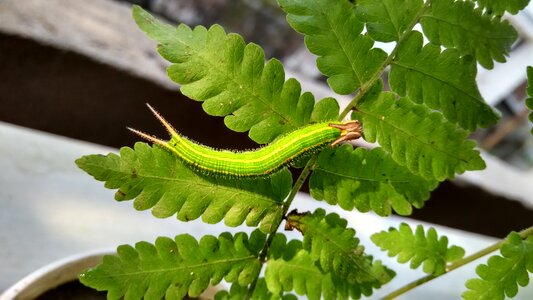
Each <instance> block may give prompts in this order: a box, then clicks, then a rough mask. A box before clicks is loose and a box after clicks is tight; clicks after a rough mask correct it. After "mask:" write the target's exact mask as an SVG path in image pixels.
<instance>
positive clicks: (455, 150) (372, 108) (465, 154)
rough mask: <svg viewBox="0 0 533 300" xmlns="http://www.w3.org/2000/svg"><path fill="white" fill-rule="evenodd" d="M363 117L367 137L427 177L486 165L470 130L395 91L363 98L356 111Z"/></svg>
mask: <svg viewBox="0 0 533 300" xmlns="http://www.w3.org/2000/svg"><path fill="white" fill-rule="evenodd" d="M352 118H353V119H358V120H362V124H363V128H364V136H365V139H366V140H368V141H369V142H375V141H376V140H377V141H379V144H380V145H381V146H382V147H383V149H384V150H386V151H387V152H389V153H390V154H391V156H392V158H393V159H394V160H395V161H396V162H397V163H398V164H400V165H402V166H406V167H407V168H408V169H409V170H410V171H411V172H413V173H415V174H419V175H420V176H422V177H423V178H425V179H427V180H435V179H436V180H439V181H440V180H444V179H446V178H451V177H453V176H454V174H455V173H463V172H464V171H466V170H480V169H483V168H484V167H485V163H484V161H483V160H482V159H481V157H480V155H479V152H478V151H476V150H474V149H473V148H474V146H475V142H473V141H470V140H465V138H466V137H467V132H466V131H465V130H461V129H459V128H457V127H456V126H454V125H453V124H451V123H449V122H446V121H445V120H444V118H443V117H442V115H441V114H440V113H437V112H431V111H430V110H429V109H428V108H427V107H426V106H424V105H418V104H414V103H413V102H412V101H411V100H409V99H407V98H400V99H398V100H396V96H395V94H393V93H388V92H385V93H381V94H380V95H379V97H378V98H377V99H372V100H371V101H370V99H369V101H363V102H362V103H360V104H359V105H358V106H357V109H356V111H354V113H353V115H352Z"/></svg>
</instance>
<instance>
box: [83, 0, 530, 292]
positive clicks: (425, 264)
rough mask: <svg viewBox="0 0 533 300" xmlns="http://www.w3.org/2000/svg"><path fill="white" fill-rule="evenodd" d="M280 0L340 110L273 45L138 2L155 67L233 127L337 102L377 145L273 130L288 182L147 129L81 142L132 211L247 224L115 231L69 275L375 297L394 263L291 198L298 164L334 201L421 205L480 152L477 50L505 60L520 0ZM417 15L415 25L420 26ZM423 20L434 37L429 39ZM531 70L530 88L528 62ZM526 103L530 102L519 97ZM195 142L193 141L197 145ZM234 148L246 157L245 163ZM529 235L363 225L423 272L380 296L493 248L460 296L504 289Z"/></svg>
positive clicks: (302, 116)
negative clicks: (473, 136)
mask: <svg viewBox="0 0 533 300" xmlns="http://www.w3.org/2000/svg"><path fill="white" fill-rule="evenodd" d="M278 3H279V5H280V7H281V8H282V9H283V11H284V12H285V13H286V14H287V21H288V22H289V24H290V25H291V26H292V27H293V28H294V29H295V30H296V31H298V32H300V33H301V34H303V35H304V38H305V44H306V46H307V48H308V49H309V51H310V52H311V53H313V54H314V55H316V56H317V60H316V63H317V67H318V69H319V70H320V71H321V72H322V73H323V74H324V75H325V76H326V77H327V82H328V85H329V86H330V87H331V89H332V90H333V91H334V92H336V93H338V94H342V95H347V94H352V95H353V99H352V101H351V102H350V103H349V104H348V105H347V106H346V107H343V108H342V110H341V108H340V106H339V103H338V102H337V100H336V99H334V98H325V99H321V100H317V99H315V98H314V96H313V95H312V94H311V93H309V92H303V91H302V89H301V86H300V83H299V82H298V81H297V80H296V79H293V78H290V79H285V72H284V69H283V65H282V64H281V62H280V61H278V60H276V59H270V60H268V61H266V63H265V56H264V53H263V50H262V49H261V47H260V46H258V45H256V44H253V43H249V44H246V43H245V42H244V40H243V39H242V38H241V37H240V36H239V35H237V34H233V33H230V34H228V33H226V32H225V31H224V29H223V28H222V27H220V26H218V25H213V26H211V27H210V28H205V27H202V26H198V27H195V28H190V27H188V26H186V25H184V24H181V25H179V26H178V27H174V26H171V25H168V24H165V23H163V22H161V21H158V20H157V19H156V18H154V17H153V16H151V15H150V14H149V13H147V12H146V11H144V10H142V9H141V8H140V7H137V6H134V7H133V18H134V19H135V21H136V23H137V25H138V26H139V27H140V29H141V30H142V31H144V32H145V33H146V35H147V36H148V37H149V38H152V39H154V40H156V41H157V42H158V43H159V46H158V48H157V50H158V52H159V54H160V55H161V56H162V57H163V58H165V59H166V60H168V61H169V62H170V63H171V65H170V67H168V70H167V72H168V76H169V77H170V78H171V79H172V80H173V81H175V82H176V83H178V84H180V89H181V93H182V94H184V95H185V96H187V97H189V98H191V99H193V100H196V101H199V102H201V105H202V107H203V109H204V110H205V112H206V113H207V114H209V115H213V116H220V117H224V121H225V124H226V126H227V127H228V128H229V129H231V130H234V131H237V132H248V135H249V137H250V138H251V139H252V140H254V141H255V142H257V143H258V144H268V143H271V142H273V141H279V140H280V139H279V138H280V137H282V136H284V135H285V134H287V133H289V132H299V130H302V128H305V126H307V125H309V124H315V123H316V124H318V123H320V122H340V121H343V120H345V119H346V118H350V119H352V120H358V121H359V123H357V124H360V125H362V128H363V129H362V133H361V134H362V135H363V138H364V139H365V140H367V141H369V142H377V144H379V146H378V147H376V148H374V149H365V148H360V147H359V148H357V147H354V146H352V145H346V144H345V145H340V146H335V147H327V146H326V147H318V148H315V147H311V148H312V149H311V148H309V149H307V148H305V147H303V146H302V145H300V144H298V143H297V142H289V143H290V144H287V145H283V146H284V147H285V146H286V147H296V148H295V149H296V150H302V151H301V152H298V151H296V150H295V151H296V152H294V153H297V157H296V154H295V157H289V159H290V160H294V161H295V162H294V163H293V166H295V167H298V166H299V167H303V170H302V172H301V175H300V176H299V177H298V178H297V179H296V180H295V181H294V182H293V178H292V176H291V173H290V172H288V170H287V168H286V167H285V165H284V163H283V162H280V164H281V165H280V166H279V168H276V171H275V172H273V173H272V174H268V175H266V176H259V177H246V176H242V177H237V176H224V175H220V174H216V173H213V172H211V171H210V170H209V168H203V167H202V165H201V162H195V161H194V160H193V161H188V160H186V159H183V157H182V156H179V155H176V153H173V152H172V151H178V150H176V149H177V148H176V149H175V148H173V147H172V143H176V140H175V139H173V140H171V142H170V143H166V142H164V141H160V140H157V139H155V138H152V137H150V136H149V135H143V136H144V137H147V138H148V139H150V140H152V141H154V142H156V145H154V146H150V145H148V144H146V143H142V142H139V143H137V144H135V146H134V147H133V149H132V148H129V147H124V148H122V149H121V150H120V153H119V154H113V153H111V154H109V155H106V156H102V155H88V156H84V157H82V158H80V159H78V160H77V161H76V163H77V165H78V166H79V167H80V168H81V169H83V170H84V171H85V172H87V173H88V174H90V175H91V176H93V177H94V178H95V179H96V180H99V181H103V182H105V187H106V188H110V189H116V190H117V192H116V194H115V199H116V200H117V201H129V200H133V206H134V208H135V209H137V210H147V209H151V210H152V213H153V215H154V216H155V217H158V218H166V217H171V216H176V217H177V218H178V220H180V221H183V222H187V221H190V220H193V219H197V218H201V219H202V220H203V221H204V222H206V223H209V224H215V223H218V222H220V221H222V220H224V223H225V225H227V226H230V227H234V226H239V225H242V224H246V225H247V226H249V227H251V228H255V230H253V231H252V232H251V233H245V232H241V233H237V234H230V233H222V234H221V235H220V236H218V237H215V236H204V237H202V238H201V239H199V240H196V239H195V238H194V237H192V236H190V235H178V236H176V237H160V238H158V239H157V240H156V241H155V243H150V242H139V243H137V244H136V245H135V246H134V247H133V246H128V245H123V246H120V247H118V249H117V254H116V255H113V256H106V257H105V258H104V261H103V263H102V264H100V265H98V266H96V267H95V268H91V269H89V270H87V271H85V272H84V273H83V274H81V276H80V280H81V282H82V283H84V284H85V285H87V286H90V287H93V288H95V289H98V290H105V291H107V292H108V298H110V299H120V298H124V299H140V298H146V299H160V298H167V299H180V298H183V297H184V296H186V295H189V296H193V297H194V296H198V295H200V294H201V293H202V292H203V291H204V290H205V289H206V288H207V287H208V286H209V285H213V284H217V283H219V282H220V281H222V280H225V281H226V282H227V283H229V284H231V288H230V289H229V290H227V291H220V292H219V293H218V294H217V295H216V297H215V298H216V299H295V298H296V295H295V294H297V295H305V296H306V297H308V298H309V299H320V298H324V299H337V298H339V299H347V298H353V299H359V298H361V297H363V296H370V295H372V294H373V292H374V290H376V289H379V288H381V287H382V286H383V285H386V284H387V283H388V282H389V281H390V280H391V279H392V278H393V277H394V275H395V272H394V271H393V270H391V269H390V268H388V267H386V266H385V265H383V264H382V262H381V261H379V260H375V259H374V258H373V257H372V255H370V254H369V253H367V252H366V251H365V248H364V245H361V243H360V241H359V239H358V238H357V235H356V230H355V229H352V228H349V227H347V221H346V220H344V219H342V218H340V217H339V216H338V215H336V214H331V213H330V214H328V213H326V211H325V210H323V209H319V210H316V211H314V212H307V211H305V212H297V211H292V212H290V213H289V207H290V206H291V205H292V204H293V200H295V196H296V194H297V192H298V191H299V190H300V188H301V187H302V186H303V184H304V182H305V181H306V179H307V178H308V177H310V180H309V189H310V192H311V195H312V196H313V197H314V198H315V199H317V200H325V201H326V202H327V203H329V204H332V205H339V206H340V207H341V208H343V209H345V210H358V211H361V212H369V211H373V212H375V213H376V214H378V215H380V216H389V215H390V214H392V212H393V211H394V212H396V213H398V214H400V215H409V214H411V213H412V211H413V209H420V208H422V207H423V206H424V203H425V201H427V200H428V198H429V194H430V192H431V191H432V190H433V189H434V188H435V187H436V186H437V185H438V183H439V182H441V181H443V180H446V179H451V178H453V177H454V176H455V174H460V173H463V172H465V171H474V170H481V169H483V168H484V167H485V164H484V161H483V159H482V158H481V156H480V153H479V151H478V150H476V148H475V146H476V144H475V142H474V141H472V140H469V139H468V136H469V134H470V133H471V132H473V131H474V130H476V129H477V128H479V127H487V126H490V125H493V124H495V123H496V122H497V121H498V118H499V114H498V113H497V112H496V111H494V110H493V109H492V108H491V107H490V106H489V105H487V103H485V101H484V99H483V97H482V96H481V94H480V92H479V90H478V87H477V85H476V82H475V76H476V72H477V64H480V65H481V66H483V67H485V68H489V69H490V68H492V67H493V66H494V62H504V61H505V56H506V55H507V54H508V53H509V51H510V47H511V45H512V43H513V42H514V41H515V40H516V38H517V33H516V31H515V29H514V28H513V27H512V26H511V25H510V24H509V22H507V21H506V20H504V19H502V17H501V16H502V15H503V13H504V12H509V13H513V14H514V13H517V12H518V11H519V10H521V9H523V8H524V7H525V6H526V5H527V3H528V1H527V0H517V1H506V0H490V1H489V0H477V1H475V2H474V1H472V0H456V1H454V0H425V1H423V0H402V1H400V0H382V1H374V0H359V1H349V0H314V1H302V0H278ZM417 25H420V28H421V29H422V32H419V31H417V30H415V26H417ZM424 36H425V37H426V39H427V40H428V41H429V42H428V43H427V44H425V45H424V39H423V38H424ZM376 41H380V42H386V43H394V48H393V50H392V51H391V52H390V53H387V52H385V51H384V50H382V49H380V48H379V47H376V46H375V45H374V42H376ZM386 70H390V73H389V77H388V86H390V90H388V91H385V90H384V86H385V85H384V82H383V81H382V79H381V78H382V76H383V74H384V72H385V71H386ZM528 75H529V80H530V87H529V89H528V91H529V95H530V97H533V89H532V88H531V86H533V85H532V84H531V82H532V81H533V69H531V68H529V69H528ZM527 104H528V105H529V107H530V108H531V107H533V105H532V100H531V99H529V100H527ZM158 117H159V118H162V117H160V116H159V115H158ZM356 128H359V127H356ZM302 132H303V131H302ZM342 134H345V132H344V133H342ZM297 135H298V134H296V136H297ZM357 137H359V135H358V134H357V135H356V138H357ZM318 138H320V137H318ZM192 147H194V146H192ZM298 147H303V148H302V149H299V148H298ZM195 149H196V148H193V149H192V150H191V153H193V154H192V155H193V156H194V155H200V154H201V151H200V150H197V151H200V152H197V153H196V152H194V151H196V150H195ZM169 150H171V151H169ZM193 150H194V151H193ZM311 150H312V151H311ZM272 151H273V150H272ZM194 153H196V154H194ZM209 153H211V154H209V155H211V157H209V158H208V159H210V160H213V162H214V163H213V166H214V167H212V168H216V166H217V163H218V160H217V159H219V158H220V157H226V156H225V154H223V153H221V154H220V157H219V155H218V154H216V153H215V154H213V152H209ZM291 153H292V152H291ZM191 160H192V159H191ZM246 163H247V161H242V165H243V166H244V165H245V164H246ZM220 164H223V161H222V160H221V161H220ZM294 204H295V205H298V203H297V202H296V203H294ZM283 222H285V229H286V230H297V231H298V232H300V233H301V235H302V239H301V240H287V237H286V236H285V234H283V232H282V231H281V230H280V228H281V225H282V223H283ZM532 236H533V228H529V229H526V230H524V231H522V232H520V233H511V234H510V235H509V236H508V238H507V239H506V240H502V241H501V242H499V243H497V244H495V245H493V246H491V247H489V248H487V249H482V250H480V251H479V252H477V253H474V254H471V255H469V256H467V257H463V256H464V254H465V253H464V250H463V249H462V248H460V247H458V246H448V240H447V238H446V237H444V236H441V237H440V238H439V236H438V234H437V233H436V231H435V230H434V229H433V228H429V229H424V228H423V227H422V226H418V227H416V229H413V228H411V227H410V226H409V225H407V224H402V225H400V227H399V228H398V229H390V230H389V231H383V232H379V233H375V234H374V235H373V236H372V241H373V242H374V243H375V244H376V245H378V246H379V247H380V248H381V249H382V250H384V251H387V252H388V254H389V255H390V256H398V261H399V262H402V263H404V262H408V261H410V267H411V268H413V269H414V268H419V267H420V266H422V268H423V271H424V272H426V273H427V274H428V275H427V276H425V277H422V278H420V279H418V280H415V281H414V282H412V283H410V284H408V285H406V286H404V287H402V288H400V289H398V290H396V291H394V292H392V293H390V294H389V295H387V296H385V299H392V298H393V297H395V296H398V295H400V294H403V293H405V292H407V291H409V290H410V289H412V288H415V287H417V286H418V285H420V284H422V283H424V282H427V281H430V280H432V279H434V278H437V277H439V276H441V275H443V274H446V273H448V272H451V271H453V270H454V269H456V268H458V267H460V266H462V265H464V264H466V263H470V262H472V261H474V260H475V259H477V258H480V257H482V256H484V255H486V254H489V253H491V252H493V251H498V250H500V252H501V255H496V256H494V257H492V258H490V259H489V261H488V263H487V264H486V265H480V266H479V267H478V269H477V273H478V275H479V277H480V278H477V279H472V280H469V281H468V282H467V283H466V287H465V289H468V290H466V291H465V292H464V294H463V297H464V298H465V299H501V298H503V297H505V296H508V297H512V296H514V295H516V293H517V291H518V288H517V287H518V286H525V285H526V284H527V283H528V279H529V275H528V273H531V272H533V265H532V262H533V246H532V245H533V241H532V238H533V237H532Z"/></svg>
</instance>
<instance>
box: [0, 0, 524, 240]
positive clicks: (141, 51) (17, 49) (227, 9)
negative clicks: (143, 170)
mask: <svg viewBox="0 0 533 300" xmlns="http://www.w3.org/2000/svg"><path fill="white" fill-rule="evenodd" d="M132 3H133V4H138V5H141V6H143V7H144V8H145V9H147V10H149V11H152V12H153V13H155V14H156V15H157V16H158V17H160V18H163V19H165V20H167V21H168V22H171V23H181V22H183V23H186V24H188V25H191V26H194V25H205V26H209V25H211V24H213V23H219V24H221V25H223V26H224V28H226V30H227V31H228V32H237V33H239V34H241V35H243V36H244V38H245V40H246V41H247V42H255V43H257V44H259V45H261V46H262V47H263V49H264V50H265V53H266V57H269V58H270V57H276V58H278V59H280V60H281V61H282V62H283V63H284V65H285V67H286V72H287V77H295V78H297V79H298V80H299V81H300V82H301V83H302V86H303V90H307V91H311V92H312V93H313V94H314V95H315V98H317V99H321V98H323V97H327V96H334V97H335V98H336V99H338V100H339V101H340V102H341V106H342V105H343V104H346V103H347V101H348V100H349V99H350V97H344V96H339V95H333V94H332V92H331V91H330V90H329V88H328V87H327V84H326V83H325V78H324V77H323V76H322V75H321V74H320V72H319V71H318V70H317V69H316V68H315V57H314V56H313V55H311V54H309V53H308V52H307V50H306V49H305V46H304V45H303V38H302V37H301V36H300V35H299V34H297V33H295V32H294V31H293V30H292V29H291V28H290V27H289V26H288V24H287V23H286V21H285V16H284V14H283V13H282V11H281V10H280V9H279V8H278V7H277V5H276V1H275V0H238V1H236V0H137V1H134V0H131V1H118V0H117V1H114V0H93V1H72V0H47V1H44V0H23V1H20V0H3V1H0V125H1V126H11V125H16V126H22V127H24V128H31V129H35V130H38V131H42V132H48V133H52V134H55V135H60V136H64V137H68V138H72V139H76V140H81V141H86V142H91V143H96V144H99V145H103V146H109V147H112V148H119V147H121V146H132V145H133V144H134V142H135V141H137V140H138V138H137V137H136V136H134V135H132V134H130V133H129V132H128V131H127V130H126V129H125V127H126V126H131V127H134V128H138V129H140V130H143V131H146V132H150V133H153V134H155V135H158V136H161V137H165V136H166V134H165V132H164V131H163V129H162V127H161V126H160V125H159V124H158V123H157V121H156V120H155V118H153V116H152V115H151V114H150V113H149V111H148V110H147V108H146V106H145V103H147V102H148V103H150V104H151V105H153V106H154V107H155V108H156V109H158V110H159V111H161V112H162V113H163V115H164V116H165V117H166V118H167V119H168V120H169V121H170V122H171V123H172V124H174V126H175V127H176V128H177V129H178V130H179V131H180V132H182V133H183V134H185V135H186V136H189V137H191V138H193V139H194V140H197V141H198V142H200V143H203V144H206V145H210V146H213V147H217V148H237V149H249V148H254V147H256V145H255V144H254V143H253V142H251V141H250V140H249V139H248V138H247V136H246V134H239V133H235V132H232V131H229V130H227V129H226V128H225V127H224V124H223V119H222V118H216V117H209V116H206V115H205V114H204V113H203V111H202V109H201V106H200V105H199V103H197V102H195V101H191V100H189V99H187V98H186V97H184V96H183V95H181V94H180V93H179V87H178V86H177V85H176V84H174V83H172V82H171V81H170V80H169V79H168V78H167V77H166V74H165V69H166V67H167V65H168V63H166V62H165V61H163V60H162V59H161V58H160V57H159V56H158V54H157V53H156V50H155V43H154V42H152V41H151V40H149V39H148V38H147V37H146V36H145V35H144V34H143V33H141V31H140V30H138V29H137V27H136V25H135V24H134V22H133V21H132V19H131V13H130V7H131V4H132ZM506 18H507V19H508V20H509V21H510V22H511V23H512V24H513V25H514V27H515V28H516V29H517V31H518V32H519V39H518V40H517V42H516V43H515V45H514V46H513V48H512V51H511V53H510V56H509V58H508V62H507V63H506V64H498V63H496V66H495V68H494V69H493V70H485V69H483V68H481V67H479V68H478V83H479V87H480V90H481V93H482V95H483V96H484V97H485V99H486V101H487V102H488V103H490V104H491V105H492V106H494V107H496V108H497V109H498V110H499V111H500V112H501V114H502V119H501V121H500V122H499V123H498V124H497V125H496V126H494V127H491V128H487V129H482V130H479V131H477V132H476V133H475V134H474V135H473V138H474V139H476V140H477V142H478V145H479V147H480V148H481V149H482V151H483V155H484V158H485V159H486V161H487V164H488V168H487V170H485V171H482V172H471V173H468V174H464V175H460V176H458V177H457V179H455V180H453V181H447V182H444V183H443V184H441V186H440V187H439V188H437V189H436V190H435V191H434V192H433V193H432V195H431V198H432V199H431V201H429V202H427V204H426V207H425V208H424V209H422V210H417V211H415V213H414V214H413V215H412V216H411V217H412V218H414V219H417V220H423V221H427V222H431V223H435V224H440V225H445V226H449V227H454V228H457V229H462V230H466V231H470V232H474V233H479V234H484V235H489V236H493V237H498V238H501V237H504V236H505V235H506V234H507V233H509V232H510V231H511V230H521V229H523V228H525V227H528V226H531V224H532V221H533V196H531V195H533V138H532V136H531V134H530V130H531V124H530V123H529V122H528V120H527V114H528V110H527V109H526V107H525V104H524V99H525V97H526V95H525V88H526V66H527V65H533V5H530V6H529V7H527V8H526V10H525V11H523V12H521V13H520V14H518V15H516V16H507V17H506ZM377 46H378V47H382V48H383V49H385V50H386V51H390V50H391V48H392V46H393V45H392V44H378V45H377ZM385 77H386V74H385ZM8 142H9V143H11V142H12V141H6V140H0V145H1V144H2V143H8ZM15 142H16V141H15ZM39 150H40V151H47V149H39ZM0 151H2V150H0ZM0 154H2V155H3V156H4V159H6V158H7V159H8V160H9V159H16V156H17V155H18V153H13V152H8V151H7V150H5V147H4V151H3V152H0ZM5 176H9V175H5ZM44 176H46V174H45V175H44ZM3 184H5V183H2V182H0V189H3V188H4V187H5V186H2V185H3ZM100 188H101V187H100ZM4 200H5V199H0V202H2V201H4ZM108 201H112V200H111V199H108ZM0 237H1V235H0ZM5 242H7V241H2V240H0V247H1V244H2V243H5Z"/></svg>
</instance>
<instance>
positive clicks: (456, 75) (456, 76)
mask: <svg viewBox="0 0 533 300" xmlns="http://www.w3.org/2000/svg"><path fill="white" fill-rule="evenodd" d="M422 44H423V38H422V34H421V33H419V32H417V31H413V32H412V33H411V35H410V36H409V38H408V39H407V40H406V41H404V42H403V43H402V45H401V47H400V50H399V51H398V53H397V55H396V57H395V59H394V61H393V62H392V64H391V71H390V76H389V83H390V86H391V89H392V90H393V91H395V92H396V93H398V94H399V95H401V96H409V99H411V100H413V101H414V102H416V103H424V104H426V105H427V106H428V107H429V108H431V109H436V110H439V111H441V112H442V113H443V115H444V116H445V117H446V118H447V119H448V120H449V121H450V122H453V123H458V124H459V125H460V126H461V127H463V128H465V129H467V130H470V131H474V130H475V129H476V128H477V127H478V126H481V127H487V126H488V125H491V124H494V123H495V122H496V121H498V114H497V113H496V112H495V111H494V110H493V109H492V107H491V106H490V105H488V104H487V103H486V102H485V100H484V99H483V97H482V96H481V93H480V92H479V90H478V87H477V84H476V72H477V71H476V62H475V61H474V60H472V57H471V56H465V57H461V55H460V54H459V52H458V51H457V50H455V49H448V50H445V51H443V52H442V53H441V51H440V47H439V46H436V45H434V44H427V45H425V46H424V47H422Z"/></svg>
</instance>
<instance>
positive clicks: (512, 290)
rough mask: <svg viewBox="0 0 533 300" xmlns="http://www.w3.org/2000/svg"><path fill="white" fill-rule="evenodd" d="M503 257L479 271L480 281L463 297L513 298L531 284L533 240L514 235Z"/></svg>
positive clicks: (494, 258) (471, 284)
mask: <svg viewBox="0 0 533 300" xmlns="http://www.w3.org/2000/svg"><path fill="white" fill-rule="evenodd" d="M500 253H501V255H494V256H492V257H490V258H489V260H488V262H487V264H483V265H479V266H478V267H477V268H476V273H477V275H478V276H479V278H474V279H469V280H468V281H467V282H466V287H467V288H468V289H469V290H468V291H466V292H464V293H463V294H462V297H463V298H464V299H467V300H473V299H504V298H505V296H507V297H509V298H512V297H514V296H516V294H517V293H518V285H520V286H522V287H524V286H526V285H527V284H528V283H529V274H528V272H529V273H530V274H531V273H533V236H529V237H527V238H526V239H525V240H522V238H521V237H520V235H519V234H518V233H516V232H512V233H510V234H509V235H508V236H507V240H506V242H505V243H504V244H503V245H502V247H501V248H500Z"/></svg>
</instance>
